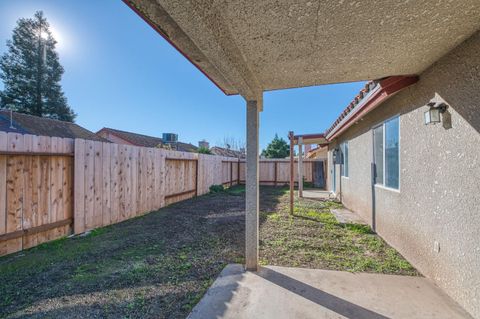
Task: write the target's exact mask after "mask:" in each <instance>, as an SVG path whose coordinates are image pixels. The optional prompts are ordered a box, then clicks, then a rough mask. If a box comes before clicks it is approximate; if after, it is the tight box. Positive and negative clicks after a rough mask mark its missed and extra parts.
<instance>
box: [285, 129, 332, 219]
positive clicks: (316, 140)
mask: <svg viewBox="0 0 480 319" xmlns="http://www.w3.org/2000/svg"><path fill="white" fill-rule="evenodd" d="M288 139H289V140H290V214H293V207H294V199H295V194H294V193H295V176H294V175H295V154H294V153H295V145H298V167H297V169H298V197H303V145H308V144H322V145H325V144H328V140H327V139H326V138H325V135H324V134H323V133H317V134H304V135H295V134H294V133H293V131H290V132H289V133H288Z"/></svg>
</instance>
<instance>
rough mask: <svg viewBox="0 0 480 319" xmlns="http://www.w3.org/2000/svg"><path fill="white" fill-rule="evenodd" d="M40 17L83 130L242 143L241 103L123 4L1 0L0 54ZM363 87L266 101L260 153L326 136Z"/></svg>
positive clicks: (272, 96)
mask: <svg viewBox="0 0 480 319" xmlns="http://www.w3.org/2000/svg"><path fill="white" fill-rule="evenodd" d="M36 10H43V11H44V12H45V15H46V17H47V19H48V20H49V22H50V24H51V25H52V28H53V32H54V36H56V37H57V40H58V42H59V44H58V51H59V54H60V62H61V63H62V65H63V66H64V68H65V70H66V72H65V75H64V77H63V80H62V84H63V89H64V91H65V94H66V96H67V98H68V101H69V104H70V106H71V107H72V108H73V109H74V110H75V112H76V113H77V114H78V117H77V120H76V122H77V123H78V124H80V125H82V126H84V127H86V128H87V129H89V130H92V131H97V130H99V129H100V128H102V127H104V126H106V127H113V128H118V129H122V130H128V131H135V132H138V133H143V134H148V135H155V136H161V133H162V132H175V133H178V134H179V138H180V140H182V141H185V142H191V143H193V144H197V142H198V141H199V140H201V139H207V140H208V141H209V142H210V143H211V144H216V143H219V142H221V141H222V140H223V138H224V137H233V138H236V139H241V140H245V138H244V135H245V103H244V100H243V99H242V98H241V97H240V96H225V95H224V94H223V93H222V92H221V91H220V90H219V89H218V88H217V87H216V86H215V85H214V84H212V83H211V82H210V81H209V80H208V79H207V78H206V77H205V76H204V75H203V74H201V73H200V71H198V70H197V69H196V68H195V67H194V66H193V65H192V64H190V62H188V61H187V60H186V59H185V58H184V57H183V56H182V55H181V54H179V53H178V52H177V51H176V50H175V49H174V48H172V47H171V46H170V45H169V44H168V43H167V42H166V41H165V40H163V38H162V37H161V36H160V35H158V34H157V33H156V32H155V31H154V30H153V29H152V28H151V27H150V26H149V25H147V24H146V23H145V22H144V21H143V20H141V19H140V18H139V17H138V16H137V15H136V14H135V13H134V12H133V11H132V10H131V9H129V8H128V7H127V6H126V5H125V4H124V3H123V2H122V1H120V0H101V1H99V0H83V1H78V0H21V1H19V0H0V54H2V53H3V52H4V51H5V50H6V47H5V42H6V40H7V39H9V38H10V37H11V30H12V29H13V28H14V26H15V22H16V20H17V19H18V18H20V17H31V16H33V14H34V12H35V11H36ZM363 85H364V83H363V82H362V83H347V84H336V85H325V86H319V87H310V88H303V89H290V90H283V91H275V92H266V93H265V96H264V111H263V113H262V114H261V127H260V143H261V147H262V148H263V147H265V146H266V144H267V143H268V141H270V140H271V139H272V138H273V136H274V135H275V133H278V134H279V135H280V136H282V137H286V135H287V133H288V131H289V130H294V131H295V133H299V134H300V133H302V134H303V133H319V132H323V131H324V130H325V129H326V128H327V127H328V126H330V124H331V123H332V122H333V121H334V120H335V119H336V117H337V116H338V114H339V113H340V112H341V111H342V110H343V109H344V108H345V106H346V105H347V104H348V103H349V102H350V101H351V100H352V98H353V97H354V96H355V95H356V94H357V93H358V91H359V90H360V89H361V87H362V86H363ZM0 88H3V87H2V84H1V83H0Z"/></svg>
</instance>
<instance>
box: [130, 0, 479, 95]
mask: <svg viewBox="0 0 480 319" xmlns="http://www.w3.org/2000/svg"><path fill="white" fill-rule="evenodd" d="M124 1H125V2H126V3H127V4H128V5H129V6H130V7H132V9H134V10H135V11H137V13H139V14H140V15H141V16H142V17H143V18H144V19H145V20H146V21H147V22H149V23H150V24H151V25H152V26H153V27H154V28H155V29H156V30H157V31H158V32H159V33H160V34H162V36H164V37H165V38H166V39H167V40H168V41H169V42H170V43H171V44H172V45H174V46H175V47H176V48H177V49H178V50H179V51H180V52H182V54H184V55H185V56H186V57H187V58H188V59H189V60H190V61H192V63H194V64H195V65H196V66H197V67H198V68H199V69H200V70H201V71H202V72H203V73H204V74H205V75H206V76H208V77H209V78H210V79H211V80H212V81H213V82H214V83H215V84H216V85H217V86H218V87H219V88H220V89H222V91H224V92H225V93H226V94H241V95H242V96H244V97H245V98H246V99H250V98H256V97H258V96H259V94H260V93H261V92H262V91H264V90H276V89H285V88H293V87H303V86H311V85H320V84H327V83H337V82H349V81H360V80H370V79H378V78H383V77H386V76H391V75H410V74H420V73H421V72H422V71H423V70H425V69H426V68H427V67H428V66H430V65H431V64H432V63H433V62H435V61H436V60H437V59H439V58H440V57H441V56H442V55H444V54H446V53H447V52H448V51H450V50H451V49H452V48H454V47H455V46H456V45H458V44H459V43H461V42H462V41H463V40H464V39H466V38H467V37H468V36H470V35H471V34H473V33H474V32H475V31H476V30H477V29H478V28H479V27H480V6H479V5H478V0H463V1H444V0H426V1H414V0H410V1H409V0H406V1H398V0H389V1H377V0H362V1H360V0H335V1H334V0H283V1H278V0H262V1H258V0H243V1H227V0H216V1H215V0H204V1H200V0H199V1H186V0H124Z"/></svg>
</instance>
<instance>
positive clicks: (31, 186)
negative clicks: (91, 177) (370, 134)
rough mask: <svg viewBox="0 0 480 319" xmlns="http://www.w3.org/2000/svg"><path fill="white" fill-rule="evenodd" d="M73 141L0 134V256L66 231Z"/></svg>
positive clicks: (69, 214)
mask: <svg viewBox="0 0 480 319" xmlns="http://www.w3.org/2000/svg"><path fill="white" fill-rule="evenodd" d="M72 173H73V140H72V139H63V138H57V137H45V136H32V135H22V134H15V133H8V134H7V133H5V132H0V255H5V254H9V253H12V252H15V251H18V250H21V249H24V248H29V247H33V246H36V245H38V244H41V243H43V242H46V241H49V240H52V239H55V238H59V237H62V236H65V235H67V234H69V233H70V232H71V224H72V217H73V206H72V204H73V202H72V200H73V196H72V191H73V174H72Z"/></svg>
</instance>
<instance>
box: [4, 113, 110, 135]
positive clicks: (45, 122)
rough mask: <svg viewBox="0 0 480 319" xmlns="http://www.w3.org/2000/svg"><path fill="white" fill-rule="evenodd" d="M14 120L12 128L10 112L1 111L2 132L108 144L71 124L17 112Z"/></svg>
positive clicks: (14, 114) (78, 126)
mask: <svg viewBox="0 0 480 319" xmlns="http://www.w3.org/2000/svg"><path fill="white" fill-rule="evenodd" d="M12 119H13V127H14V128H11V127H10V110H6V109H0V131H4V132H14V133H20V134H32V135H42V136H56V137H66V138H83V139H86V140H94V141H102V142H107V140H106V139H104V138H102V137H100V136H97V135H96V134H95V133H93V132H91V131H89V130H87V129H85V128H83V127H81V126H80V125H78V124H75V123H71V122H64V121H59V120H54V119H49V118H44V117H39V116H34V115H28V114H23V113H17V112H12Z"/></svg>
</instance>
